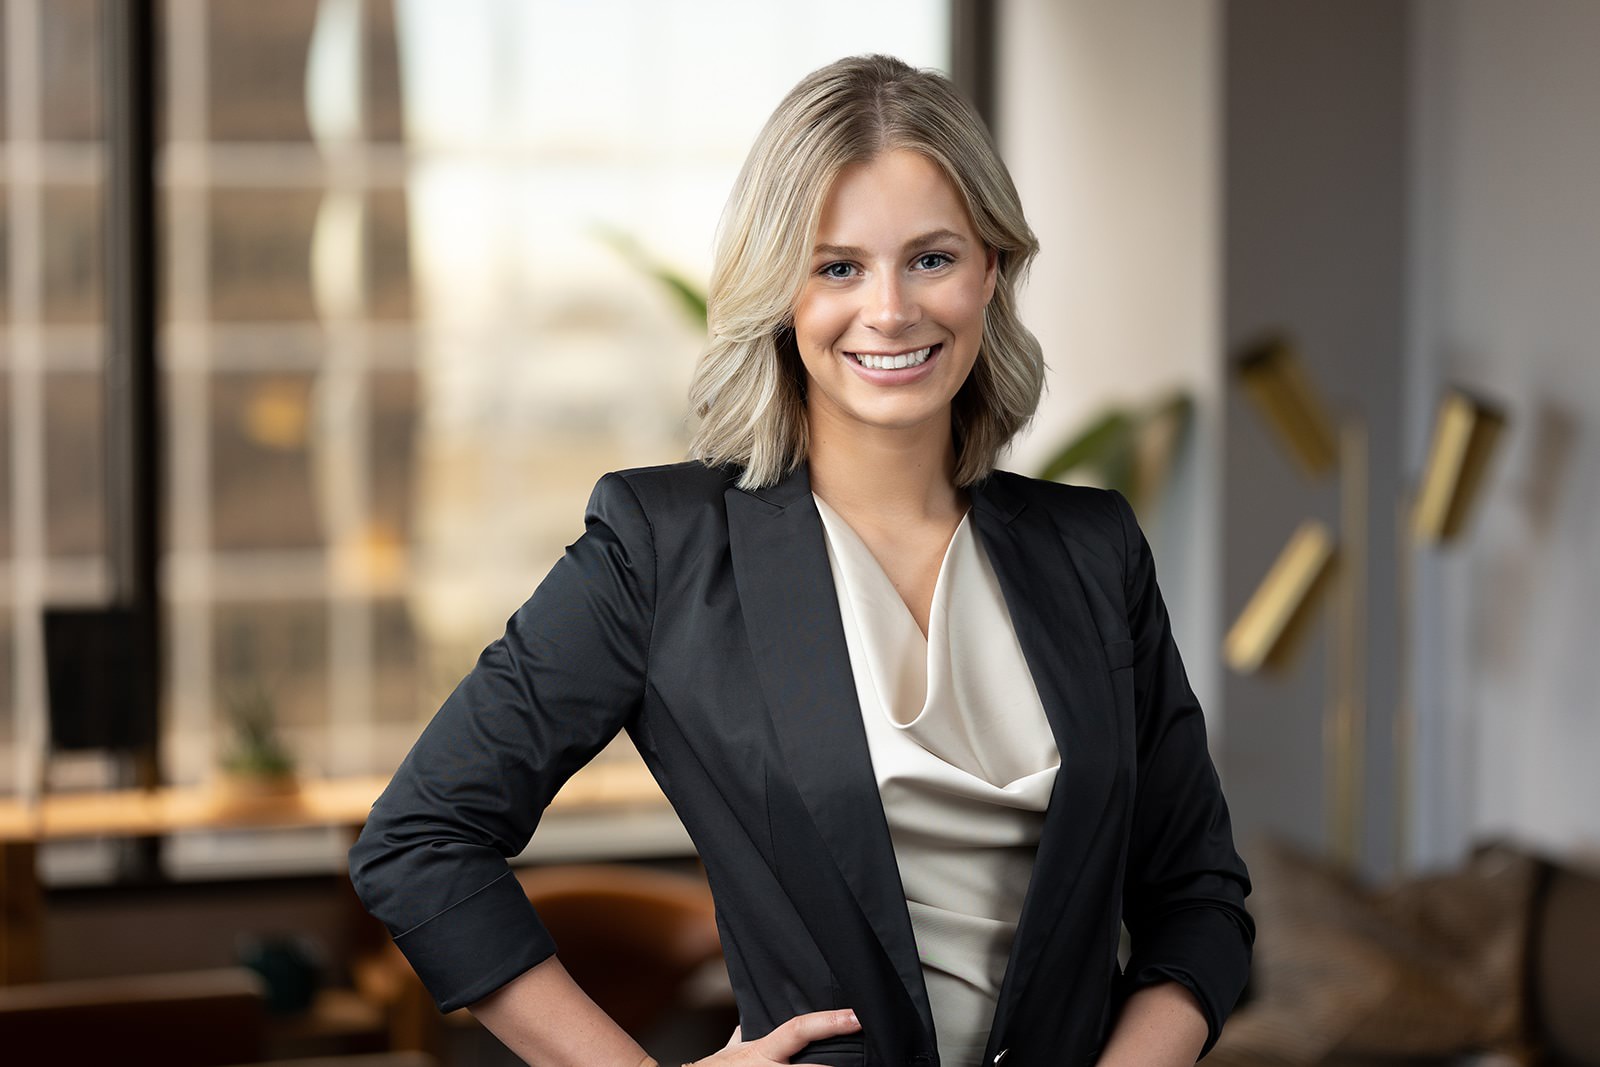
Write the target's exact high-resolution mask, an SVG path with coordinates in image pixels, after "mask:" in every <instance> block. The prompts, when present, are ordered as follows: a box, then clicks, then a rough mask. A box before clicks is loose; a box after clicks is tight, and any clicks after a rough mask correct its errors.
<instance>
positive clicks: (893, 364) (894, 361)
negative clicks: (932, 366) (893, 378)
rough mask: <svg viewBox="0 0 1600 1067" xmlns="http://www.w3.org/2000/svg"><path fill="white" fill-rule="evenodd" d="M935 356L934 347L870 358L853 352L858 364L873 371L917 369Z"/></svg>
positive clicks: (852, 354)
mask: <svg viewBox="0 0 1600 1067" xmlns="http://www.w3.org/2000/svg"><path fill="white" fill-rule="evenodd" d="M932 354H933V346H932V345H929V346H928V347H927V348H919V349H917V350H916V351H915V352H903V353H901V354H900V355H898V356H870V355H862V354H861V353H859V352H851V353H850V355H851V356H853V357H854V358H855V360H856V362H857V363H860V364H861V365H862V366H863V367H869V368H871V369H872V370H899V369H901V368H902V367H915V366H917V365H919V364H921V363H924V362H926V361H927V358H928V357H929V356H930V355H932Z"/></svg>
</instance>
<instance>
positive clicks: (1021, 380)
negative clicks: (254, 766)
mask: <svg viewBox="0 0 1600 1067" xmlns="http://www.w3.org/2000/svg"><path fill="white" fill-rule="evenodd" d="M1036 250H1037V243H1036V241H1035V239H1034V237H1033V235H1032V233H1031V231H1030V230H1029V228H1028V224H1027V221H1026V220H1025V218H1024V217H1023V213H1022V208H1021V205H1020V203H1019V201H1018V197H1017V194H1016V190H1015V189H1014V188H1013V186H1012V183H1011V180H1010V177H1009V176H1008V174H1007V173H1006V169H1005V167H1004V165H1003V164H1002V163H1001V161H1000V159H999V157H998V155H997V154H996V152H995V150H994V148H993V146H992V144H991V142H990V140H989V138H988V136H987V134H986V133H985V131H984V129H983V126H982V124H981V123H980V121H979V120H978V118H977V117H976V116H975V115H974V114H973V112H972V111H971V110H970V109H969V108H968V107H967V106H966V105H965V104H964V103H963V102H962V101H961V100H960V98H959V97H958V96H957V95H956V94H955V92H954V91H953V90H952V88H951V86H950V84H949V83H948V81H946V80H945V79H944V78H942V77H940V76H938V75H936V74H933V73H929V72H924V71H918V70H915V69H912V68H910V67H908V66H906V65H905V64H903V63H900V62H899V61H897V60H894V59H890V58H888V57H883V56H868V57H858V58H851V59H846V60H842V61H840V62H838V63H834V64H832V65H830V66H828V67H825V68H823V69H821V70H819V71H816V72H815V73H813V74H811V75H809V76H808V77H806V78H805V79H804V80H802V81H801V82H800V84H799V85H797V86H796V87H795V88H794V89H793V90H792V91H791V92H790V93H789V95H788V96H787V97H786V98H785V99H784V100H783V102H782V103H780V104H779V106H778V109H777V111H776V112H775V113H774V114H773V115H772V117H771V119H770V120H769V121H768V122H767V124H766V126H765V128H764V129H763V130H762V132H761V134H760V136H759V137H758V139H757V141H756V144H755V146H754V147H753V149H752V150H751V153H750V156H749V159H748V160H747V162H746V164H745V166H744V169H743V171H742V172H741V174H740V176H739V179H738V182H737V184H736V186H735V188H734V190H733V194H732V197H731V199H730V201H729V204H728V208H727V211H726V213H725V215H724V219H723V224H722V229H721V232H720V234H719V240H718V246H717V254H716V266H715V270H714V274H713V278H712V284H711V303H710V311H711V315H710V319H711V343H710V346H709V348H708V349H707V351H706V353H705V354H704V356H703V358H702V360H701V363H700V366H699V369H698V371H697V374H696V376H695V380H694V383H693V386H692V389H691V394H692V395H691V400H692V403H693V408H694V410H695V412H696V413H697V414H698V416H699V420H700V421H699V423H698V432H697V434H696V436H695V439H694V442H693V447H692V456H693V458H692V459H690V460H688V461H686V462H683V463H677V464H671V465H668V466H660V467H647V468H638V469H633V470H625V471H618V472H614V473H611V474H607V475H605V476H604V477H603V478H601V479H600V481H599V483H598V484H597V485H596V486H595V490H594V493H593V496H592V497H591V499H590V502H589V507H588V511H587V514H586V515H585V523H586V530H585V532H584V534H583V536H582V537H580V538H579V539H578V540H577V541H576V542H575V543H574V544H573V545H572V546H571V547H570V548H569V549H568V550H567V554H566V556H565V558H563V559H562V560H561V562H559V563H558V564H557V565H556V566H555V568H554V569H553V570H552V571H551V572H550V574H549V576H548V577H547V578H546V579H545V580H544V581H543V582H542V583H541V584H540V586H539V587H538V589H537V590H536V591H535V592H534V593H533V595H532V597H531V598H530V599H529V600H528V601H527V602H526V603H525V604H524V605H523V606H522V607H521V608H520V609H519V610H518V611H517V612H516V614H515V615H514V616H513V617H512V618H511V620H510V622H509V623H508V625H507V628H506V632H505V635H504V636H503V637H501V638H500V639H498V640H497V641H495V642H494V643H493V644H491V645H490V646H489V647H488V648H487V649H486V650H485V651H484V653H483V656H482V658H481V659H480V660H479V662H478V664H477V666H476V667H474V669H473V670H472V672H471V673H470V674H468V675H467V677H466V678H465V679H464V680H463V681H462V682H461V684H460V685H459V687H458V688H457V689H456V690H455V692H454V693H453V694H452V695H451V696H450V698H449V699H448V700H447V701H446V702H445V704H444V706H443V707H441V708H440V710H439V712H438V714H437V716H436V717H435V718H434V720H433V722H432V723H431V724H430V725H429V726H428V728H427V729H426V731H424V733H423V735H422V737H421V738H420V739H419V740H418V742H417V744H416V746H415V748H414V749H413V750H412V752H411V754H410V755H409V756H408V757H407V759H406V760H405V762H404V764H403V765H402V766H401V767H400V769H399V771H398V772H397V773H396V775H395V778H394V781H393V782H392V783H391V785H390V786H389V788H388V789H387V790H386V791H385V793H384V794H383V796H382V797H381V798H380V799H379V801H378V802H377V804H376V806H375V807H374V809H373V812H372V816H371V819H370V820H369V822H368V823H367V826H366V829H365V831H364V832H363V834H362V836H361V839H360V840H359V841H358V842H357V843H356V845H355V847H354V848H353V849H352V850H351V854H350V858H351V873H352V878H353V880H354V882H355V885H356V887H357V889H358V891H359V892H360V894H361V897H362V899H363V900H364V901H365V902H366V904H367V906H368V907H369V908H370V909H371V910H372V911H373V913H374V914H375V915H377V916H378V917H379V918H381V919H382V920H383V921H384V922H385V923H386V924H387V926H388V927H389V929H390V931H391V932H392V933H393V934H394V936H395V940H396V943H397V944H398V945H399V946H400V948H401V949H402V950H403V951H404V952H405V953H406V955H407V957H408V958H409V959H410V961H411V962H412V964H413V966H414V967H415V968H416V971H417V973H418V974H419V975H420V976H421V977H422V979H423V981H424V982H425V983H426V984H427V986H428V988H429V989H430V991H431V992H432V993H433V995H434V997H435V998H436V999H437V1001H438V1003H439V1006H440V1008H441V1009H445V1010H448V1009H452V1008H455V1007H460V1006H463V1005H465V1006H468V1007H470V1008H471V1010H472V1011H473V1013H474V1014H475V1015H476V1016H477V1017H478V1018H479V1019H481V1020H482V1021H483V1022H484V1023H485V1025H487V1026H488V1027H489V1028H490V1029H491V1030H493V1031H494V1032H495V1033H496V1034H497V1035H498V1036H499V1037H500V1038H501V1039H502V1040H504V1041H505V1043H506V1044H507V1045H509V1046H510V1047H511V1048H512V1049H514V1050H515V1051H517V1052H518V1053H519V1054H520V1055H521V1056H523V1057H524V1058H525V1059H527V1060H528V1061H529V1062H531V1063H536V1064H540V1065H571V1067H638V1065H640V1064H645V1063H652V1062H653V1061H652V1060H650V1058H649V1057H648V1056H647V1055H646V1054H645V1052H644V1051H643V1049H641V1048H640V1047H639V1046H638V1045H637V1044H636V1043H635V1042H634V1041H633V1040H632V1038H630V1037H629V1036H628V1035H627V1034H625V1033H623V1032H622V1031H621V1030H620V1029H619V1028H618V1027H617V1026H616V1024H614V1023H613V1022H612V1021H611V1020H610V1019H609V1018H607V1017H606V1016H605V1015H604V1014H603V1013H602V1012H601V1011H600V1010H599V1009H598V1008H597V1007H596V1006H595V1005H594V1004H593V1002H592V1001H590V1000H589V999H588V997H586V996H585V995H584V993H583V992H582V990H580V989H579V988H578V987H577V986H576V985H575V984H573V982H572V980H571V979H570V978H569V977H568V976H567V973H566V971H565V970H564V969H563V968H562V966H561V963H560V961H559V959H558V958H557V957H556V955H555V946H554V944H553V942H552V940H551V938H550V936H549V935H548V933H547V932H546V931H545V929H544V927H543V926H542V925H541V924H540V921H539V918H538V916H537V915H536V914H535V913H534V911H533V909H532V908H531V907H530V905H529V904H528V902H527V900H526V898H525V897H524V896H523V894H522V892H521V890H520V888H519V886H518V883H517V881H516V880H515V879H514V878H512V877H510V876H509V871H508V868H507V858H508V857H511V856H514V855H516V854H517V853H518V852H519V851H520V850H521V849H522V848H523V847H524V846H525V845H526V843H527V841H528V838H529V836H530V835H531V834H532V832H533V830H534V827H535V824H536V823H537V821H538V816H539V813H540V812H541V811H542V810H543V809H544V807H545V806H546V804H547V803H548V802H549V801H550V799H551V797H552V796H553V795H554V794H555V792H556V790H557V789H558V788H559V787H560V786H561V784H562V783H563V782H564V781H566V779H567V778H568V777H569V776H570V775H571V774H572V773H573V772H574V771H576V770H577V769H578V768H579V767H581V766H582V765H583V764H584V763H585V762H586V761H587V760H589V759H590V758H591V757H592V756H593V755H594V754H595V753H596V752H598V751H599V750H600V749H601V748H602V747H603V746H604V745H605V744H606V743H607V742H608V741H609V740H610V739H611V738H612V737H613V736H615V734H616V733H617V732H618V731H619V730H626V731H628V733H629V735H630V736H631V737H632V739H633V741H634V743H635V745H636V746H637V747H638V749H639V751H640V752H641V753H642V754H643V756H644V759H645V762H646V763H647V764H648V765H649V767H650V769H651V771H652V773H654V775H655V776H656V778H657V780H658V781H659V782H660V784H661V787H662V789H663V790H664V792H665V793H666V795H667V797H668V798H669V799H670V800H671V801H672V803H673V805H674V807H675V808H676V810H677V812H678V814H679V816H680V817H681V818H682V820H683V823H684V825H685V827H686V828H687V829H688V831H689V833H690V834H691V835H692V837H693V839H694V841H695V844H696V846H697V848H698V849H699V852H700V855H701V858H702V860H703V861H704V864H705V869H706V873H707V876H708V878H709V880H710V884H711V889H712V893H713V895H714V896H715V898H716V902H717V913H718V920H719V924H720V927H721V932H722V939H723V948H724V951H725V955H726V958H727V963H728V970H729V974H730V976H731V978H732V982H733V988H734V992H735V996H736V999H737V1002H738V1008H739V1014H740V1028H739V1031H738V1032H736V1034H735V1035H734V1038H733V1040H731V1041H730V1042H729V1044H728V1046H727V1047H726V1048H724V1049H722V1050H720V1051H716V1052H711V1053H709V1054H708V1055H707V1056H706V1057H705V1058H704V1059H703V1060H700V1061H697V1062H698V1063H700V1064H703V1065H705V1067H712V1065H716V1067H735V1065H765V1064H774V1063H819V1064H836V1065H844V1064H849V1065H862V1067H866V1065H883V1067H888V1065H894V1067H901V1065H918V1067H935V1065H938V1064H943V1065H945V1067H975V1065H978V1064H985V1065H1002V1064H1003V1065H1005V1067H1019V1065H1044V1064H1048V1065H1057V1064H1074V1065H1076V1064H1086V1063H1092V1062H1098V1063H1101V1064H1106V1065H1113V1064H1137V1065H1140V1067H1150V1065H1160V1064H1189V1063H1193V1062H1194V1061H1195V1060H1196V1059H1197V1058H1198V1057H1199V1056H1200V1055H1202V1054H1203V1052H1204V1051H1206V1050H1208V1049H1209V1048H1210V1046H1211V1044H1212V1043H1213V1042H1214V1041H1215V1040H1216V1037H1217V1034H1218V1032H1219V1030H1220V1028H1221V1026H1222V1023H1223V1020H1224V1018H1225V1017H1226V1016H1227V1014H1228V1013H1229V1011H1230V1010H1231V1009H1232V1007H1233V1004H1234V1002H1235V1000H1236V999H1237V997H1238V994H1239V992H1240V990H1241V989H1242V987H1243V985H1244V980H1245V977H1246V973H1247V970H1248V967H1249V960H1250V950H1251V944H1252V940H1253V936H1254V930H1253V927H1252V925H1251V921H1250V918H1249V916H1248V914H1247V913H1246V912H1245V910H1244V907H1243V900H1244V897H1245V895H1246V894H1247V893H1248V892H1249V880H1248V876H1247V873H1246V870H1245V867H1244V864H1243V863H1242V862H1241V861H1240V859H1239V857H1238V855H1237V854H1236V852H1235V850H1234V847H1233V843H1232V837H1231V833H1230V829H1229V820H1228V813H1227V806H1226V803H1225V802H1224V799H1223V797H1222V794H1221V791H1220V789H1219V786H1218V781H1217V777H1216V774H1215V772H1214V771H1213V768H1212V763H1211V760H1210V757H1209V756H1208V754H1207V751H1206V742H1205V726H1204V722H1203V719H1202V715H1201V710H1200V708H1199V706H1198V704H1197V703H1196V701H1195V697H1194V694H1193V693H1192V691H1191V690H1190V688H1189V685H1188V682H1187V679H1186V677H1185V675H1184V669H1183V665H1182V662H1181V661H1180V659H1179V655H1178V650H1177V648H1176V647H1175V646H1174V644H1173V640H1172V635H1171V630H1170V627H1169V625H1168V620H1167V613H1166V609H1165V607H1164V605H1163V603H1162V598H1161V594H1160V591H1159V589H1158V588H1157V585H1156V578H1155V571H1154V566H1153V564H1152V561H1151V557H1150V552H1149V548H1148V546H1147V545H1146V542H1145V539H1144V537H1143V536H1142V534H1141V533H1140V530H1139V527H1138V525H1137V523H1136V522H1135V520H1134V516H1133V514H1132V512H1131V511H1130V509H1129V507H1128V505H1127V503H1126V501H1124V500H1123V499H1122V497H1121V496H1120V495H1118V494H1116V493H1113V492H1106V491H1101V490H1096V489H1089V488H1080V487H1072V486H1064V485H1057V484H1054V483H1047V482H1041V481H1037V480H1034V479H1030V478H1025V477H1022V476H1019V475H1016V474H1012V473H1008V472H1005V471H1001V470H998V469H996V467H995V464H996V461H997V459H998V457H999V454H1000V452H1001V451H1002V449H1003V448H1004V447H1005V446H1006V444H1007V443H1008V442H1009V441H1010V440H1011V438H1012V436H1013V435H1014V434H1015V433H1016V432H1017V431H1018V430H1019V429H1020V428H1021V427H1022V426H1023V425H1024V424H1025V423H1026V422H1027V420H1028V419H1029V418H1030V417H1031V415H1032V414H1033V411H1034V409H1035V406H1036V405H1037V403H1038V400H1039V395H1040V390H1041V386H1042V380H1043V362H1042V359H1041V355H1040V352H1039V346H1038V344H1037V342H1036V341H1035V340H1034V338H1033V336H1032V335H1031V334H1030V333H1029V332H1028V331H1027V330H1026V329H1025V328H1024V327H1023V326H1022V324H1021V323H1020V322H1019V321H1018V319H1017V315H1016V287H1017V285H1018V284H1019V282H1020V281H1021V279H1022V276H1023V274H1024V272H1025V271H1026V269H1027V266H1028V263H1029V261H1030V260H1031V259H1032V257H1033V255H1034V253H1035V251H1036ZM1124 923H1125V924H1126V926H1127V928H1128V931H1129V933H1130V937H1131V942H1132V954H1131V957H1130V958H1129V959H1128V960H1127V962H1126V964H1125V965H1122V964H1119V960H1118V939H1119V930H1120V928H1121V926H1122V925H1123V924H1124Z"/></svg>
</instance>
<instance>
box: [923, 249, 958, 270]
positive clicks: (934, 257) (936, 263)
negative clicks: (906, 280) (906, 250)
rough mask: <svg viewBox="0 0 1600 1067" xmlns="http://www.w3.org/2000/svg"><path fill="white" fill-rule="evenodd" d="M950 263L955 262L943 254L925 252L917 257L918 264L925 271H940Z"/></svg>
mask: <svg viewBox="0 0 1600 1067" xmlns="http://www.w3.org/2000/svg"><path fill="white" fill-rule="evenodd" d="M930 260H931V261H932V262H930ZM950 262H953V260H952V259H951V258H950V256H948V255H946V254H945V253H943V252H924V253H923V254H922V255H920V256H918V257H917V263H918V265H920V266H921V267H922V269H923V270H938V269H939V268H940V267H942V266H944V265H945V264H946V263H950Z"/></svg>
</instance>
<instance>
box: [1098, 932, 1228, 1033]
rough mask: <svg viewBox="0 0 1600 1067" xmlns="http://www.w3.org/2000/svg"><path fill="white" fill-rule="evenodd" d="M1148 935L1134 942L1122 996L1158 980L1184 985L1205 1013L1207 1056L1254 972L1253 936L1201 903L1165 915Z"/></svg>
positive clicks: (1122, 997) (1131, 993)
mask: <svg viewBox="0 0 1600 1067" xmlns="http://www.w3.org/2000/svg"><path fill="white" fill-rule="evenodd" d="M1146 939H1147V940H1149V941H1151V942H1152V943H1151V944H1147V945H1144V946H1140V945H1138V944H1135V945H1134V948H1133V954H1132V956H1131V957H1130V958H1129V960H1128V968H1127V971H1126V972H1125V973H1124V974H1123V977H1122V994H1121V997H1120V998H1119V999H1120V1000H1122V1001H1124V1002H1125V1001H1126V1000H1127V998H1128V997H1130V996H1132V995H1133V994H1134V993H1135V992H1136V991H1138V990H1140V989H1143V988H1144V987H1145V986H1151V985H1155V984H1157V983H1159V982H1167V981H1172V982H1177V983H1178V984H1180V985H1182V986H1183V987H1184V988H1185V989H1187V990H1189V992H1190V993H1192V994H1193V995H1194V999H1195V1001H1196V1003H1198V1004H1199V1005H1200V1012H1201V1014H1203V1015H1204V1016H1205V1018H1206V1043H1205V1047H1204V1048H1203V1049H1201V1050H1200V1055H1201V1056H1205V1055H1206V1054H1207V1053H1209V1052H1210V1051H1211V1047H1212V1046H1213V1045H1215V1044H1216V1043H1217V1038H1218V1037H1220V1036H1221V1035H1222V1024H1223V1022H1224V1021H1225V1020H1226V1019H1227V1017H1228V1015H1229V1014H1230V1013H1231V1012H1232V1011H1233V1008H1234V1005H1235V1004H1237V1003H1238V1001H1239V995H1240V994H1241V993H1242V992H1243V991H1244V986H1245V982H1246V981H1247V980H1248V979H1249V977H1250V942H1251V940H1252V938H1251V935H1250V934H1249V933H1247V932H1246V931H1245V929H1244V928H1243V927H1242V926H1241V925H1240V924H1239V922H1238V920H1236V919H1235V918H1234V916H1233V915H1231V914H1229V913H1228V912H1226V911H1224V910H1222V909H1220V908H1206V907H1197V908H1184V909H1182V910H1180V911H1176V912H1173V913H1171V914H1170V915H1167V916H1166V917H1164V918H1163V919H1162V920H1161V923H1160V925H1159V927H1157V928H1156V929H1155V930H1153V931H1151V932H1150V933H1147V934H1146Z"/></svg>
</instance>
